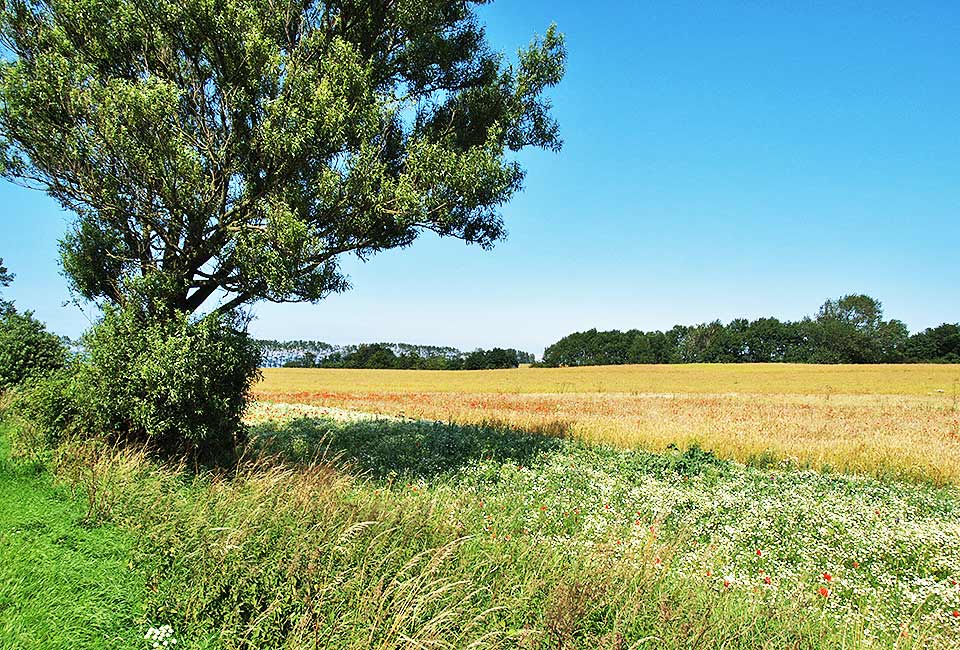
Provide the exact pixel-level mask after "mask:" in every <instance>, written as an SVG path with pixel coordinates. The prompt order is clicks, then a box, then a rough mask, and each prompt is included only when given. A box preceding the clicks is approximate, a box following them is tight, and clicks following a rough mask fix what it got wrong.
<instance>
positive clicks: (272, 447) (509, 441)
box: [250, 418, 568, 478]
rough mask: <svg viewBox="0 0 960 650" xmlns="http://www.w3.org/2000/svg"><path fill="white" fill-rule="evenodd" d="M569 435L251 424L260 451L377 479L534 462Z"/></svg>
mask: <svg viewBox="0 0 960 650" xmlns="http://www.w3.org/2000/svg"><path fill="white" fill-rule="evenodd" d="M567 435H568V431H567V426H566V425H565V424H563V423H559V422H557V423H550V424H546V425H544V426H541V427H538V428H537V429H535V430H520V429H516V428H513V427H510V426H507V425H505V424H502V423H498V422H488V423H485V424H481V425H459V424H448V423H444V422H428V421H420V420H416V421H411V420H387V419H375V420H374V419H371V420H358V421H352V422H341V421H336V420H333V419H329V418H299V419H294V420H290V421H288V422H266V423H262V424H258V425H256V426H254V427H252V428H251V436H250V438H251V439H250V442H251V445H252V448H253V450H254V451H255V452H257V453H261V454H266V455H279V456H281V457H282V458H284V459H286V460H288V461H293V462H312V461H316V460H318V459H324V458H326V459H333V458H336V459H338V460H340V461H341V462H343V461H345V462H346V463H347V464H348V465H349V466H351V467H352V468H355V469H356V470H358V471H360V472H361V473H364V474H367V475H369V476H372V477H374V478H386V477H388V476H391V475H407V476H419V477H432V476H438V475H441V474H446V473H448V472H454V471H456V470H457V469H460V468H461V467H463V466H465V465H468V464H469V463H471V462H474V461H476V460H480V459H491V460H496V461H500V462H503V461H510V462H515V463H517V464H520V465H526V466H530V465H532V464H533V463H534V462H535V461H536V459H537V457H538V456H540V455H542V454H545V453H549V452H551V451H555V450H557V449H559V448H560V447H561V446H562V445H563V441H564V439H565V438H566V437H567Z"/></svg>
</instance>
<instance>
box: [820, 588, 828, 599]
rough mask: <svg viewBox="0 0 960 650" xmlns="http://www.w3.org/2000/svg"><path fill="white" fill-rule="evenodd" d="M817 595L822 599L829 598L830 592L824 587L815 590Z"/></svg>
mask: <svg viewBox="0 0 960 650" xmlns="http://www.w3.org/2000/svg"><path fill="white" fill-rule="evenodd" d="M817 593H818V594H820V595H821V596H823V597H824V598H829V597H830V590H829V589H827V588H826V587H820V588H819V589H817Z"/></svg>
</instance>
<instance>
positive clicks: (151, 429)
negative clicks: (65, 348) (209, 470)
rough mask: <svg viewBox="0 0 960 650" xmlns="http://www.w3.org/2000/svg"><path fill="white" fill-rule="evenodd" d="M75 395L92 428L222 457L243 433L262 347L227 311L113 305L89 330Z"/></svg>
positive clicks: (173, 449)
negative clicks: (146, 312) (150, 312)
mask: <svg viewBox="0 0 960 650" xmlns="http://www.w3.org/2000/svg"><path fill="white" fill-rule="evenodd" d="M84 346H85V348H86V355H85V356H84V358H83V359H82V360H81V361H80V362H79V363H78V364H77V368H76V376H75V386H74V395H76V398H77V399H78V400H79V410H80V411H81V413H82V414H83V420H84V421H83V426H84V427H85V428H86V430H87V432H89V433H92V434H95V435H96V434H98V433H99V432H104V433H106V434H108V435H115V436H117V437H120V438H122V439H125V440H133V441H141V442H147V443H149V444H150V445H151V446H152V447H154V448H156V449H158V450H161V451H163V452H166V453H187V454H191V455H196V456H200V457H201V458H206V459H216V458H218V457H221V456H222V455H223V454H227V453H230V452H231V451H232V450H233V449H234V447H235V445H236V443H237V441H238V440H239V439H240V437H242V434H243V425H242V422H241V416H242V414H243V409H244V407H245V405H246V399H247V393H248V391H249V389H250V386H251V385H252V382H253V381H254V380H255V379H256V377H257V366H258V362H259V350H258V348H257V347H256V345H255V344H254V343H253V342H252V341H251V339H250V338H249V337H248V336H247V334H246V333H245V332H243V331H240V330H238V329H236V328H235V327H234V326H233V324H232V323H231V322H230V321H229V320H225V319H224V318H223V317H218V316H209V317H206V318H203V319H201V320H198V321H193V320H191V319H190V318H189V317H188V316H187V315H186V314H178V315H177V316H176V317H175V318H172V319H170V320H167V321H164V322H158V321H155V320H147V319H145V318H144V317H143V316H142V315H141V314H138V313H137V312H135V311H133V310H125V311H117V310H112V309H110V310H108V311H107V313H106V316H105V317H104V319H103V321H102V322H101V323H100V324H99V325H97V326H96V327H94V328H93V329H92V330H91V331H90V332H89V333H88V334H87V335H86V336H85V337H84Z"/></svg>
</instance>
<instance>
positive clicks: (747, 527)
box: [0, 418, 960, 650]
mask: <svg viewBox="0 0 960 650" xmlns="http://www.w3.org/2000/svg"><path fill="white" fill-rule="evenodd" d="M558 433H559V431H552V430H549V429H545V430H542V431H537V432H529V431H518V430H514V429H510V428H508V427H504V426H456V425H449V424H442V423H430V422H414V421H382V420H357V421H352V422H337V421H334V420H330V419H325V418H317V419H299V420H291V421H285V422H280V421H275V422H266V423H262V424H261V425H259V426H257V427H256V428H255V430H254V431H253V437H252V440H253V444H252V445H251V447H250V449H249V451H248V452H247V455H246V458H247V460H246V461H245V462H244V463H243V464H241V466H240V467H238V468H235V469H232V470H230V471H223V472H219V473H209V472H201V473H199V474H198V473H194V472H191V471H189V470H188V469H185V468H184V467H180V466H176V465H173V464H171V463H161V462H158V461H156V460H154V459H151V458H149V457H148V456H146V455H145V454H143V453H142V452H140V451H137V450H132V449H113V448H107V447H102V446H98V445H97V443H85V444H83V445H76V444H68V445H66V446H65V447H63V448H61V450H60V453H59V458H60V462H59V463H58V465H57V469H56V472H57V476H58V480H60V481H62V482H64V483H69V484H71V485H73V486H74V489H75V490H76V491H77V492H78V493H79V494H84V495H89V504H90V506H91V507H90V511H91V512H92V513H93V515H95V519H96V520H97V521H98V522H100V523H101V525H99V526H97V527H88V526H87V525H85V524H84V523H83V522H84V521H85V518H86V516H87V514H88V500H87V499H86V498H84V499H83V500H82V502H81V501H78V500H76V499H74V498H72V497H71V495H70V493H69V492H67V491H65V490H64V489H63V488H58V487H55V486H53V485H52V484H51V478H50V476H49V475H48V474H46V473H43V472H40V473H38V472H37V471H36V470H35V469H33V468H31V467H30V466H27V465H24V464H18V463H13V462H11V461H8V460H4V461H3V464H2V465H0V497H2V500H0V577H2V581H0V639H2V640H3V644H6V645H3V644H0V647H24V648H29V647H41V648H47V647H52V648H59V647H64V648H68V647H69V648H73V647H104V648H114V647H121V648H123V647H131V648H134V647H141V648H145V647H146V644H145V643H144V641H143V640H142V635H143V632H144V631H145V630H144V625H143V621H149V622H151V624H154V625H160V624H169V625H171V626H172V627H173V629H174V632H175V636H176V638H177V639H178V640H179V643H178V645H177V647H178V648H185V649H187V650H191V649H196V648H211V649H212V648H225V649H233V648H351V649H357V650H360V649H366V648H467V647H474V648H527V649H534V648H543V649H546V648H563V649H571V648H591V649H592V648H610V649H617V650H625V649H626V648H647V647H661V648H677V649H679V648H692V647H698V648H728V649H747V648H751V649H753V648H769V649H771V650H773V649H775V648H776V649H779V648H798V649H800V648H804V649H806V648H809V649H811V650H813V649H821V648H824V649H825V648H831V649H832V648H877V647H896V648H938V649H952V648H957V647H960V620H958V618H955V617H953V616H952V610H953V609H955V608H957V607H958V606H960V587H958V586H957V585H956V584H954V582H953V581H956V580H960V575H958V572H960V492H958V491H957V489H956V488H955V487H935V486H932V485H927V484H915V483H900V482H896V481H886V480H879V479H876V478H870V477H858V476H850V475H836V474H830V473H818V472H813V471H804V470H799V469H797V468H795V467H791V466H790V465H789V464H788V463H782V464H781V463H778V462H777V461H775V460H771V464H770V465H769V466H764V467H761V466H756V467H747V466H744V465H741V464H738V463H735V462H732V461H727V460H722V459H719V458H717V457H715V456H713V455H712V454H710V453H708V452H705V451H703V450H700V449H697V448H693V449H688V450H679V449H677V450H670V451H667V452H666V453H658V454H655V453H649V452H643V451H629V450H622V449H614V448H611V447H605V446H597V445H588V444H585V443H582V442H578V441H574V440H570V439H568V438H565V437H563V436H561V435H557V434H558ZM0 438H2V436H0ZM3 457H4V458H6V453H5V452H4V453H3ZM132 540H136V542H135V543H133V542H132ZM758 551H759V553H758ZM130 567H134V569H131V568H130ZM824 574H829V579H828V578H827V577H825V575H824ZM821 589H828V590H829V592H828V595H827V597H824V596H823V595H821V593H820V590H821Z"/></svg>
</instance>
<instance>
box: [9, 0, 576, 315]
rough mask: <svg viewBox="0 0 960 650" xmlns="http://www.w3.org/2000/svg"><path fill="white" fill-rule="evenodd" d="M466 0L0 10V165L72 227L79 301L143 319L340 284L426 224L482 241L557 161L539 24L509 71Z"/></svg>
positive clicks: (148, 0) (276, 0) (549, 74)
mask: <svg viewBox="0 0 960 650" xmlns="http://www.w3.org/2000/svg"><path fill="white" fill-rule="evenodd" d="M483 3H484V1H483V0H476V1H468V0H392V1H391V2H369V1H368V0H322V1H321V0H299V1H298V0H191V1H188V2H177V1H174V0H6V1H5V2H3V3H2V4H0V39H2V44H3V46H4V47H5V48H6V49H7V51H8V53H9V55H8V58H7V60H5V61H3V62H2V63H0V172H2V174H3V175H4V176H5V177H6V178H8V179H11V180H13V181H15V182H18V183H21V184H24V185H26V186H29V187H35V188H39V189H42V190H45V191H46V192H47V193H49V194H50V195H51V196H53V197H54V198H55V199H57V200H58V201H59V202H60V203H61V204H62V205H63V206H64V207H65V208H67V209H68V210H71V211H73V212H74V213H75V214H76V221H75V223H74V225H73V227H72V229H71V230H70V232H69V233H68V234H67V236H66V237H65V238H64V239H63V241H62V243H61V253H62V259H63V267H64V270H65V272H66V274H67V276H68V277H69V279H70V281H71V283H72V285H73V288H74V289H75V290H76V291H77V292H78V293H79V294H80V295H81V296H83V297H84V298H86V299H89V300H93V301H98V302H102V303H104V302H105V303H115V304H118V305H121V306H125V305H128V304H137V305H142V306H144V307H145V309H146V310H147V311H148V312H150V313H151V314H152V315H153V316H155V317H161V318H163V317H168V316H167V315H168V314H172V313H174V312H187V313H191V312H195V311H198V310H200V311H204V310H211V309H213V308H214V307H215V308H216V309H217V310H218V311H229V310H231V309H233V308H235V307H237V306H239V305H243V304H246V303H250V302H254V301H257V300H271V301H277V302H284V301H315V300H319V299H321V298H323V297H324V296H326V295H329V294H330V293H332V292H339V291H342V290H344V289H345V288H346V287H347V286H348V283H347V279H346V278H345V277H344V275H343V273H342V272H341V270H340V264H339V260H340V259H341V256H343V255H345V254H351V253H352V254H356V255H359V256H360V257H361V258H368V257H369V256H371V255H373V254H375V253H377V252H379V251H383V250H385V249H391V248H396V247H402V246H407V245H409V244H411V243H412V242H413V241H414V240H415V239H416V238H417V237H418V235H419V234H421V233H422V232H424V231H432V232H435V233H437V234H439V235H441V236H444V237H454V238H458V239H461V240H464V241H466V242H469V243H475V244H478V245H480V246H483V247H489V246H492V245H493V244H494V243H495V242H496V241H498V240H500V239H501V238H502V237H503V236H504V234H505V229H504V224H503V221H502V217H501V214H500V208H501V206H502V205H503V204H504V203H505V202H506V201H507V200H508V199H509V198H510V197H511V196H512V195H513V194H514V193H515V192H516V191H517V190H518V189H519V188H520V187H521V184H522V180H523V176H524V172H523V170H522V168H521V167H520V165H519V164H518V163H517V162H516V161H515V160H513V159H512V158H511V152H515V151H518V150H520V149H523V148H524V147H528V146H532V147H541V148H545V149H549V150H558V149H559V148H560V146H561V141H560V138H559V135H558V127H557V124H556V122H555V121H554V119H553V118H552V117H551V115H550V104H549V101H548V100H547V99H546V98H545V97H544V91H545V90H547V89H548V88H549V87H551V86H553V85H555V84H557V83H558V82H559V81H560V79H561V77H562V75H563V72H564V59H565V50H564V45H563V38H562V35H560V34H559V33H558V32H557V30H556V29H555V28H554V27H550V28H549V29H548V30H547V31H546V33H545V34H544V35H543V36H542V37H540V38H535V39H534V40H533V41H532V42H531V44H530V45H529V46H528V47H527V48H525V49H522V50H520V51H519V52H518V56H517V57H516V59H506V58H504V57H503V56H502V55H500V54H498V53H496V52H494V51H492V50H491V48H490V46H489V45H488V43H487V41H486V38H485V34H484V29H483V27H482V25H481V24H480V22H479V21H478V18H477V16H476V14H475V11H474V5H478V4H483Z"/></svg>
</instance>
